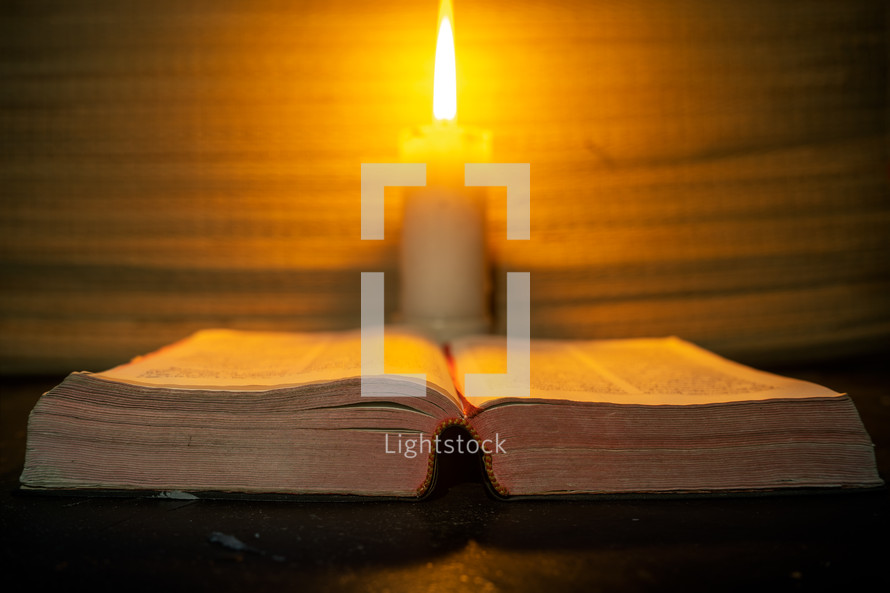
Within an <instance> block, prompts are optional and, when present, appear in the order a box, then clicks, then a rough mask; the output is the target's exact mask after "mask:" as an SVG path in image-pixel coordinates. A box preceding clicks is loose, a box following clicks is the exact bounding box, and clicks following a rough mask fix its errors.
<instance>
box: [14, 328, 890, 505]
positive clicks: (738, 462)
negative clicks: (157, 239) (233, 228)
mask: <svg viewBox="0 0 890 593" xmlns="http://www.w3.org/2000/svg"><path fill="white" fill-rule="evenodd" d="M360 352H361V348H360V334H359V332H357V331H355V332H343V333H321V334H287V333H265V332H238V331H231V330H207V331H202V332H199V333H197V334H195V335H193V336H191V337H189V338H187V339H185V340H183V341H181V342H178V343H175V344H173V345H171V346H168V347H166V348H164V349H162V350H160V351H158V352H155V353H153V354H150V355H147V356H144V357H141V358H137V359H136V360H134V361H132V362H130V363H128V364H125V365H123V366H119V367H116V368H113V369H111V370H109V371H105V372H102V373H86V372H81V373H73V374H71V375H69V376H68V377H67V378H66V379H65V380H64V381H63V382H62V383H61V384H60V385H58V386H57V387H55V388H54V389H52V390H51V391H49V392H48V393H46V394H44V395H43V397H42V398H41V399H40V400H39V401H38V403H37V405H36V406H35V408H34V410H33V411H32V413H31V417H30V421H29V426H28V442H27V457H26V462H25V467H24V472H23V473H22V476H21V483H22V487H23V488H25V489H40V490H78V491H80V490H83V491H89V490H95V491H181V492H188V493H194V494H196V495H199V496H200V495H202V494H203V495H213V494H214V493H216V494H219V493H248V494H274V493H278V494H300V495H313V494H340V495H360V496H387V497H390V496H392V497H408V498H420V497H422V496H424V495H426V494H428V493H429V492H430V491H431V490H432V489H433V487H434V483H435V476H436V457H437V451H439V452H440V453H441V452H448V451H452V450H464V451H469V452H471V453H472V452H475V451H478V452H479V455H480V458H481V459H482V460H483V463H484V468H485V474H486V477H487V480H488V481H489V482H490V486H491V490H492V491H493V492H494V493H496V494H497V495H499V496H503V497H514V496H523V495H526V496H544V495H574V494H600V493H609V494H616V493H652V492H655V493H663V492H667V493H672V492H726V491H746V490H777V489H786V488H828V487H847V488H863V487H872V486H879V485H881V484H882V481H881V479H880V478H879V476H878V474H877V470H876V466H875V460H874V452H873V445H872V443H871V440H870V439H869V436H868V434H867V433H866V431H865V429H864V428H863V426H862V423H861V421H860V419H859V416H858V414H857V412H856V409H855V407H854V405H853V403H852V401H851V400H850V399H849V397H847V396H846V395H841V394H838V393H835V392H833V391H831V390H829V389H827V388H825V387H821V386H818V385H815V384H812V383H806V382H803V381H798V380H795V379H790V378H785V377H780V376H777V375H773V374H769V373H764V372H760V371H756V370H754V369H751V368H748V367H745V366H742V365H739V364H736V363H733V362H730V361H728V360H725V359H723V358H720V357H719V356H717V355H715V354H712V353H710V352H707V351H705V350H702V349H700V348H698V347H696V346H694V345H692V344H690V343H688V342H684V341H682V340H680V339H677V338H664V339H634V340H607V341H545V340H533V341H532V348H531V397H527V398H497V397H495V398H469V399H468V398H466V397H464V396H463V395H462V384H463V383H462V382H463V377H464V375H465V374H466V373H504V372H505V371H506V368H505V366H506V349H505V339H504V338H503V337H500V338H499V337H495V336H478V337H469V338H463V339H460V340H457V341H455V342H454V343H452V344H451V345H450V347H449V348H448V349H447V355H446V353H443V351H442V350H441V349H440V347H439V346H438V345H437V344H435V343H433V342H430V341H427V340H426V339H424V338H422V337H420V336H418V335H415V334H413V333H410V332H407V331H400V330H397V329H395V328H388V329H387V331H386V338H385V364H386V368H385V370H386V372H387V373H401V374H406V373H425V374H426V396H425V397H405V396H404V394H406V393H410V392H412V389H411V388H415V390H416V385H417V381H416V380H413V379H400V378H394V377H391V376H389V375H385V376H382V377H381V378H379V380H377V381H375V383H374V384H375V386H376V387H375V390H374V394H373V396H371V397H367V396H366V397H362V395H361V360H360ZM412 382H413V384H412ZM366 395H367V394H366ZM455 425H459V426H462V427H464V428H465V429H466V432H465V433H459V434H458V436H456V437H451V438H449V439H444V438H442V436H443V430H444V429H445V428H447V427H451V426H455ZM454 432H456V431H454V430H451V431H449V433H450V434H452V435H453V434H454Z"/></svg>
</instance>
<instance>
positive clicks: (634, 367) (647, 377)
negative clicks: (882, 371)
mask: <svg viewBox="0 0 890 593" xmlns="http://www.w3.org/2000/svg"><path fill="white" fill-rule="evenodd" d="M505 343H506V340H505V339H504V338H503V337H495V336H479V337H471V338H463V339H461V340H457V341H455V342H454V343H453V344H452V345H451V352H452V356H453V357H454V363H455V368H456V373H455V374H456V381H457V385H458V389H460V390H461V392H463V376H464V374H465V373H504V372H506V359H507V357H506V349H505ZM838 395H840V394H838V393H836V392H834V391H832V390H830V389H828V388H826V387H822V386H819V385H815V384H813V383H808V382H805V381H799V380H797V379H790V378H787V377H781V376H779V375H774V374H772V373H765V372H762V371H757V370H755V369H752V368H750V367H746V366H744V365H741V364H738V363H734V362H731V361H729V360H726V359H725V358H722V357H720V356H718V355H716V354H713V353H711V352H708V351H707V350H704V349H702V348H699V347H698V346H695V345H693V344H690V343H689V342H686V341H684V340H681V339H679V338H646V339H631V340H594V341H582V340H532V343H531V398H532V399H544V400H546V399H551V400H552V399H559V400H573V401H583V402H604V403H617V404H640V405H688V404H710V403H724V402H732V401H750V400H764V399H775V398H811V397H834V396H838ZM468 399H469V401H470V403H472V404H473V405H474V406H477V407H483V406H484V405H486V404H487V405H491V404H493V403H495V402H503V401H506V400H505V399H504V398H496V397H492V398H483V397H471V398H468ZM509 401H511V402H516V403H521V402H522V401H529V400H528V399H526V400H523V399H520V398H511V399H510V400H509Z"/></svg>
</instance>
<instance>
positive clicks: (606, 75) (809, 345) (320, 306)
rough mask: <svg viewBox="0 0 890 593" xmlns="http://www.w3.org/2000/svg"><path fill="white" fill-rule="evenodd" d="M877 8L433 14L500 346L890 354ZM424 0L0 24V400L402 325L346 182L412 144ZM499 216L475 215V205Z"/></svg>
mask: <svg viewBox="0 0 890 593" xmlns="http://www.w3.org/2000/svg"><path fill="white" fill-rule="evenodd" d="M885 4H886V3H885V2H884V1H883V0H849V1H845V2H840V1H837V0H786V1H783V2H775V1H773V0H753V1H746V2H738V1H737V0H622V1H611V0H594V1H583V2H582V1H558V0H554V1H548V2H544V1H533V0H516V1H513V2H507V1H505V0H473V1H472V2H471V1H461V0H455V40H456V51H457V60H458V64H457V67H458V119H459V121H460V123H462V124H466V125H474V126H480V127H484V128H488V129H489V130H491V131H492V134H493V136H494V159H495V160H496V161H500V162H527V163H530V164H531V176H532V186H531V187H532V218H531V224H532V226H531V231H532V239H531V241H528V242H510V243H508V242H507V241H506V240H504V228H505V221H504V218H505V190H493V191H492V192H491V195H490V198H491V203H490V219H489V221H488V225H489V226H488V233H489V243H490V247H491V253H492V257H493V260H494V279H495V293H494V300H495V314H496V322H497V323H496V325H497V329H498V330H500V331H503V329H504V317H505V310H504V300H505V299H504V296H505V288H504V285H505V281H506V271H530V272H531V280H532V311H531V322H532V332H533V337H556V338H608V337H635V336H661V335H668V334H674V335H678V336H681V337H683V338H686V339H689V340H692V341H695V342H697V343H699V344H701V345H703V346H705V347H708V348H711V349H714V350H716V351H717V352H719V353H721V354H724V355H727V356H731V357H735V358H738V359H741V360H743V361H745V362H751V363H756V364H762V363H764V362H768V363H779V362H787V361H794V360H806V361H813V360H822V359H829V358H838V357H844V356H856V355H860V354H864V353H867V352H869V351H874V350H876V349H878V348H882V347H886V343H887V340H888V337H890V257H888V255H890V254H888V249H890V192H888V173H890V166H888V165H890V160H888V135H887V126H888V14H887V7H886V5H885ZM437 11H438V5H437V2H436V0H424V1H413V0H412V1H409V0H378V1H375V2H373V3H368V2H358V1H341V0H336V1H320V0H318V1H299V0H288V1H285V0H154V1H152V2H142V1H138V0H131V1H121V0H80V1H77V2H70V1H64V0H4V2H3V3H2V4H0V48H2V50H0V200H2V214H0V370H2V372H3V373H8V374H15V373H35V372H45V373H64V372H68V371H73V370H94V371H98V370H103V369H105V368H108V367H110V366H113V365H116V364H119V363H121V362H124V361H126V360H127V359H129V358H130V357H132V356H134V355H137V354H141V353H144V352H146V351H149V350H152V349H155V348H157V347H159V346H162V345H164V344H166V343H169V342H171V341H174V340H177V339H179V338H182V337H184V336H185V335H187V334H189V333H190V332H192V331H194V330H197V329H200V328H205V327H237V328H252V329H280V330H297V331H315V330H326V329H346V328H354V327H357V326H358V324H359V312H360V309H359V298H360V295H359V286H360V272H362V271H384V272H386V273H387V276H386V278H387V295H388V296H387V308H388V310H389V311H390V312H392V311H394V310H395V309H396V307H397V301H396V295H397V286H398V284H397V283H398V270H397V266H396V259H397V257H396V256H397V249H398V241H397V238H398V232H399V228H400V203H399V196H398V193H397V191H396V190H393V193H392V194H390V193H389V190H387V200H386V209H387V213H386V217H387V218H386V225H387V226H386V240H385V241H383V242H379V241H376V242H368V241H365V242H363V241H361V240H360V226H359V215H360V209H359V204H360V166H361V163H370V162H393V161H396V160H397V151H398V146H397V142H398V137H399V133H400V132H401V130H402V129H404V128H406V127H410V126H413V125H418V124H424V123H427V122H429V121H430V119H431V104H432V86H433V85H432V80H433V61H434V51H435V34H436V24H437V23H436V18H437ZM499 192H500V193H499Z"/></svg>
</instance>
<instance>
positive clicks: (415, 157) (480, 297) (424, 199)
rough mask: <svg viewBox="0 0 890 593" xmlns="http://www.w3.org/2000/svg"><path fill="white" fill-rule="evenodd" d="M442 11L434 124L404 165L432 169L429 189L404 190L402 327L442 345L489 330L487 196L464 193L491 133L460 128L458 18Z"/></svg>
mask: <svg viewBox="0 0 890 593" xmlns="http://www.w3.org/2000/svg"><path fill="white" fill-rule="evenodd" d="M452 14H453V13H452V10H451V4H450V2H449V1H448V0H444V1H443V2H442V4H441V5H440V9H439V34H438V39H437V43H436V68H435V81H434V93H433V95H434V98H433V123H432V124H431V125H426V126H420V127H417V128H414V129H411V130H408V131H407V132H405V133H404V134H403V135H402V139H401V142H400V144H399V148H400V155H401V159H402V161H403V162H413V163H425V164H426V186H425V187H417V188H410V189H409V188H406V189H405V190H404V191H403V197H404V216H403V219H402V241H401V253H400V271H401V302H400V309H401V321H402V322H403V323H405V324H407V325H411V326H414V327H417V328H419V329H422V330H424V331H426V332H427V333H429V334H431V335H432V336H434V337H435V338H437V339H439V340H440V341H446V340H448V339H450V338H453V337H456V336H459V335H466V334H471V333H482V332H486V331H488V329H489V325H490V315H489V311H488V309H489V306H488V301H489V298H488V293H489V290H490V287H489V279H488V265H487V259H486V249H485V195H486V190H485V189H484V188H478V187H465V186H464V164H465V163H482V162H488V161H490V160H491V134H490V133H489V132H488V131H485V130H480V129H476V128H470V127H467V126H460V125H458V124H457V122H456V119H457V87H456V76H455V59H454V38H453V29H452V27H453V22H454V20H453V16H452Z"/></svg>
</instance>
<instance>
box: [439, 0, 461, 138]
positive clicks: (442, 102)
mask: <svg viewBox="0 0 890 593" xmlns="http://www.w3.org/2000/svg"><path fill="white" fill-rule="evenodd" d="M453 20H454V17H453V16H452V11H451V2H450V1H449V0H443V1H442V3H441V4H440V6H439V37H438V39H437V40H436V73H435V78H434V79H433V116H434V117H435V118H436V119H437V120H443V119H445V120H453V119H454V118H455V116H456V115H457V74H456V68H455V63H454V31H453V30H452V26H451V22H452V21H453Z"/></svg>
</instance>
